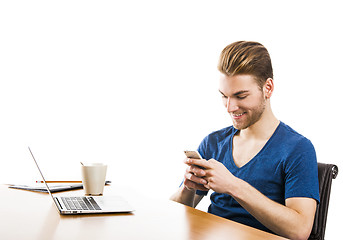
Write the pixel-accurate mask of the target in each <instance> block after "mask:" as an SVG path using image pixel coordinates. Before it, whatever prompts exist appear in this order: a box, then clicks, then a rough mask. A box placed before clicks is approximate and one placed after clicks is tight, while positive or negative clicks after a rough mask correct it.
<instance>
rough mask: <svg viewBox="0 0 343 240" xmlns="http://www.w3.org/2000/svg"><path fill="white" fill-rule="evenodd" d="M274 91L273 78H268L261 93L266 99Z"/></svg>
mask: <svg viewBox="0 0 343 240" xmlns="http://www.w3.org/2000/svg"><path fill="white" fill-rule="evenodd" d="M273 91H274V80H273V79H272V78H268V79H267V80H266V82H265V83H264V86H263V93H264V96H265V98H266V99H269V98H270V97H271V96H272V94H273Z"/></svg>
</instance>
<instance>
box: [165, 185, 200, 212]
mask: <svg viewBox="0 0 343 240" xmlns="http://www.w3.org/2000/svg"><path fill="white" fill-rule="evenodd" d="M194 196H195V190H194V189H188V188H187V187H185V186H184V185H183V184H182V186H181V187H180V188H179V189H178V191H177V192H176V193H175V194H173V195H172V196H171V197H170V200H173V201H175V202H178V203H182V204H184V205H187V206H190V207H194Z"/></svg>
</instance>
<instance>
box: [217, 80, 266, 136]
mask: <svg viewBox="0 0 343 240" xmlns="http://www.w3.org/2000/svg"><path fill="white" fill-rule="evenodd" d="M219 92H220V93H221V94H222V99H223V104H224V106H225V108H226V109H227V111H228V113H229V114H230V116H231V118H232V122H233V126H234V127H235V128H236V129H238V130H242V129H246V128H248V127H250V126H252V125H253V124H255V123H256V122H257V121H259V120H260V119H261V117H262V114H263V112H264V110H265V107H266V99H265V97H264V95H263V92H262V90H261V89H260V88H259V86H258V84H257V82H256V80H255V79H254V77H253V76H251V75H236V76H231V77H229V76H227V75H225V74H221V76H220V80H219Z"/></svg>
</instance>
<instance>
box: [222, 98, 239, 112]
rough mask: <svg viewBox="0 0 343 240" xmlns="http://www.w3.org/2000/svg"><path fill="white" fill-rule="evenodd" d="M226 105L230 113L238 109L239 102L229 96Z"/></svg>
mask: <svg viewBox="0 0 343 240" xmlns="http://www.w3.org/2000/svg"><path fill="white" fill-rule="evenodd" d="M225 107H226V111H227V112H229V113H230V112H234V111H237V110H238V106H237V102H236V101H235V100H234V99H232V98H227V101H226V106H225Z"/></svg>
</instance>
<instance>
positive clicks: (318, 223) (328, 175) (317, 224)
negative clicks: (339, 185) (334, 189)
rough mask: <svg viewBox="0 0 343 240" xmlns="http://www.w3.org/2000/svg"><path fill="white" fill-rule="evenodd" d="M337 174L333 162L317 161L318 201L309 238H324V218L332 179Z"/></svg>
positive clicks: (316, 239) (325, 217)
mask: <svg viewBox="0 0 343 240" xmlns="http://www.w3.org/2000/svg"><path fill="white" fill-rule="evenodd" d="M337 174H338V167H337V166H336V165H333V164H325V163H318V179H319V194H320V203H319V205H318V206H317V211H316V215H315V218H314V222H313V228H312V232H311V235H310V238H309V240H324V235H325V227H326V219H327V214H328V209H329V200H330V192H331V183H332V179H335V178H336V177H337Z"/></svg>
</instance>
